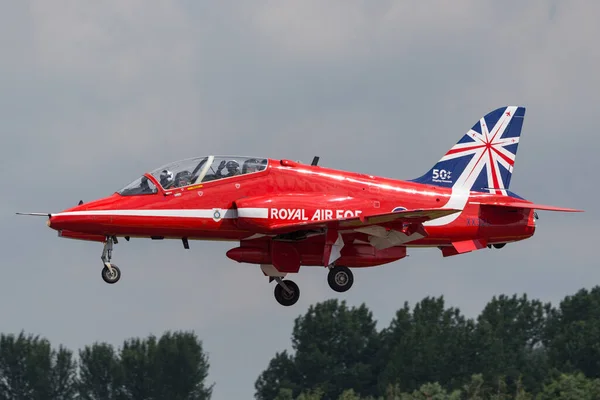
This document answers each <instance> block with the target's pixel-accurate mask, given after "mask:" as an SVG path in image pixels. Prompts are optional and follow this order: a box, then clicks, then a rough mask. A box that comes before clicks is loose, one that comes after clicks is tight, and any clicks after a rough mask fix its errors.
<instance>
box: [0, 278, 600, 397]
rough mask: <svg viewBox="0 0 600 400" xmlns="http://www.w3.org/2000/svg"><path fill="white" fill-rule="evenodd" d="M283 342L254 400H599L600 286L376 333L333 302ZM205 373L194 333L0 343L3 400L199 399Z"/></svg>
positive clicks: (431, 307) (400, 323)
mask: <svg viewBox="0 0 600 400" xmlns="http://www.w3.org/2000/svg"><path fill="white" fill-rule="evenodd" d="M291 341H292V348H293V351H292V352H288V351H282V352H278V353H276V354H275V356H274V358H273V359H272V360H271V361H270V362H269V364H268V366H267V368H266V369H265V370H264V371H263V372H262V373H260V375H259V376H258V379H257V381H256V383H255V398H256V399H258V400H359V399H360V400H408V399H431V400H450V399H452V400H459V399H460V400H463V399H464V400H467V399H468V400H484V399H485V400H487V399H494V400H508V399H519V400H525V399H536V400H546V399H578V400H580V399H581V400H592V399H600V286H597V287H595V288H593V289H592V290H591V291H587V290H584V289H582V290H580V291H579V292H577V293H576V294H574V295H573V296H567V297H565V298H564V299H563V301H561V302H560V304H559V305H558V307H553V306H552V305H551V304H543V303H541V302H540V301H538V300H531V299H529V298H528V297H527V296H526V295H522V296H520V297H518V296H516V295H514V296H512V297H508V296H499V297H494V298H492V299H491V301H490V302H489V303H488V304H487V305H486V306H485V308H484V309H483V310H482V312H481V313H480V315H479V316H477V318H475V319H472V318H466V317H465V316H464V315H462V314H461V312H460V310H459V309H457V308H453V307H446V305H445V302H444V299H443V297H439V298H435V297H426V298H424V299H423V300H422V301H420V302H418V303H417V304H415V305H414V307H412V309H411V308H410V307H409V305H408V304H406V303H405V304H404V306H403V307H402V308H401V309H399V310H398V311H397V312H396V315H395V317H394V318H393V320H392V321H391V323H390V324H389V326H387V327H386V328H384V329H382V330H378V329H377V327H376V321H375V320H374V319H373V315H372V313H371V311H370V310H369V309H368V308H367V307H366V305H364V304H363V305H361V306H358V307H348V306H347V305H346V303H345V302H339V301H337V300H329V301H325V302H322V303H318V304H315V305H313V306H311V307H310V308H309V309H308V311H307V312H306V313H305V314H304V315H301V316H299V317H298V318H297V319H296V320H295V321H294V326H293V330H292V337H291ZM242 356H243V354H242ZM208 372H209V362H208V357H207V355H206V354H205V352H204V350H203V347H202V342H201V341H200V340H199V339H198V338H197V336H196V335H195V334H194V333H191V332H174V333H172V332H166V333H164V334H163V335H162V336H161V337H159V338H157V337H155V336H152V335H151V336H148V337H147V338H144V339H140V338H133V339H128V340H125V341H124V342H123V344H122V345H121V346H119V347H118V348H115V347H113V346H111V345H110V344H107V343H94V344H92V345H89V346H85V347H84V348H83V349H80V350H79V351H78V352H77V353H76V354H75V353H74V352H72V351H70V350H69V349H67V348H65V347H63V346H59V347H58V348H55V347H53V346H51V344H50V342H49V341H48V340H46V339H43V338H40V337H39V336H34V335H26V334H25V333H23V332H22V333H20V334H18V335H4V334H3V335H0V400H8V399H11V400H13V399H28V400H29V399H32V400H38V399H39V400H41V399H53V400H75V399H78V400H79V399H85V400H99V399H102V400H138V399H146V400H163V399H164V400H166V399H169V400H184V399H185V400H200V399H202V400H204V399H206V400H207V399H210V398H211V396H212V391H213V385H209V384H208V383H207V377H208ZM233 384H235V383H233Z"/></svg>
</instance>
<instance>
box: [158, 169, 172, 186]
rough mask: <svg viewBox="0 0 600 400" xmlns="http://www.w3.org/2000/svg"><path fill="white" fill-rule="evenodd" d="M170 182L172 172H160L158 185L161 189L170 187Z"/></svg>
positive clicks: (164, 170)
mask: <svg viewBox="0 0 600 400" xmlns="http://www.w3.org/2000/svg"><path fill="white" fill-rule="evenodd" d="M171 182H173V172H171V171H169V170H166V169H163V170H162V172H161V173H160V184H161V185H162V186H163V187H166V186H168V185H170V184H171Z"/></svg>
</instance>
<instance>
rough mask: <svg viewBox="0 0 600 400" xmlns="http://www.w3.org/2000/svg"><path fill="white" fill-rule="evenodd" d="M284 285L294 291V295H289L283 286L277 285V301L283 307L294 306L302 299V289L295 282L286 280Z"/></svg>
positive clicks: (275, 292)
mask: <svg viewBox="0 0 600 400" xmlns="http://www.w3.org/2000/svg"><path fill="white" fill-rule="evenodd" d="M283 283H284V284H285V285H286V286H287V287H288V288H289V289H290V290H291V291H292V293H288V292H287V291H286V290H285V289H284V288H283V287H281V285H279V284H277V285H276V286H275V290H274V294H275V300H277V302H278V303H279V304H281V305H282V306H286V307H289V306H293V305H294V304H296V302H297V301H298V299H299V298H300V288H299V287H298V285H296V283H295V282H294V281H290V280H284V281H283Z"/></svg>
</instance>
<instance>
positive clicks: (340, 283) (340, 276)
mask: <svg viewBox="0 0 600 400" xmlns="http://www.w3.org/2000/svg"><path fill="white" fill-rule="evenodd" d="M327 283H329V287H330V288H332V289H333V290H335V291H336V292H340V293H342V292H345V291H347V290H349V289H350V288H351V287H352V284H353V283H354V274H353V273H352V271H350V268H348V267H342V266H337V267H333V268H332V269H330V270H329V274H327Z"/></svg>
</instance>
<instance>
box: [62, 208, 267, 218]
mask: <svg viewBox="0 0 600 400" xmlns="http://www.w3.org/2000/svg"><path fill="white" fill-rule="evenodd" d="M215 211H219V213H220V214H221V215H220V218H228V219H229V218H236V217H237V212H236V210H235V209H221V208H213V209H197V208H193V209H162V210H159V209H154V210H87V211H67V212H62V213H58V214H53V216H56V217H59V216H92V215H111V216H120V217H178V218H214V216H215ZM266 212H267V209H266V208H265V213H266Z"/></svg>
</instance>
